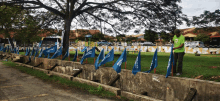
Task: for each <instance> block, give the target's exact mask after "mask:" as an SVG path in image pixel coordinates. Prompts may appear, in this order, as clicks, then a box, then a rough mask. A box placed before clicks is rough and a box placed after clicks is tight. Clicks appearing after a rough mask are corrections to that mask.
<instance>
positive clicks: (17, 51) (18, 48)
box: [16, 46, 19, 54]
mask: <svg viewBox="0 0 220 101" xmlns="http://www.w3.org/2000/svg"><path fill="white" fill-rule="evenodd" d="M16 53H17V54H19V46H18V49H17V52H16Z"/></svg>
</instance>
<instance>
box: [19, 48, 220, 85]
mask: <svg viewBox="0 0 220 101" xmlns="http://www.w3.org/2000/svg"><path fill="white" fill-rule="evenodd" d="M107 53H108V52H106V54H107ZM20 54H24V52H20ZM74 54H75V51H71V52H70V60H72V59H73V57H74ZM78 54H79V58H80V57H81V56H82V54H83V53H82V52H78ZM98 54H99V52H96V57H97V56H98ZM120 54H121V52H115V56H114V62H116V61H117V59H118V58H119V56H120ZM137 55H138V53H134V54H133V53H131V52H129V54H127V65H126V69H129V70H132V68H133V66H134V62H135V59H136V57H137ZM153 55H154V52H142V53H141V71H147V70H149V67H150V64H151V61H152V58H153ZM169 56H170V53H163V52H158V66H157V69H156V73H157V74H161V75H166V71H167V65H168V60H169ZM58 59H60V58H58ZM65 60H68V58H66V59H65ZM100 61H101V60H100ZM88 63H89V64H94V58H88ZM112 65H113V62H109V63H106V64H105V66H106V67H112ZM102 66H103V65H102ZM121 68H122V69H124V68H125V63H123V64H122V66H121ZM151 73H154V71H151ZM201 75H202V77H201V78H200V79H204V80H212V81H217V82H220V54H217V55H206V54H204V55H203V54H201V56H195V54H185V55H184V58H183V74H182V75H181V77H188V78H195V77H197V76H201Z"/></svg>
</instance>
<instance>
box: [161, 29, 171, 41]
mask: <svg viewBox="0 0 220 101" xmlns="http://www.w3.org/2000/svg"><path fill="white" fill-rule="evenodd" d="M160 37H161V38H162V39H163V40H164V41H165V42H167V41H170V39H171V37H170V35H169V33H166V32H165V31H162V32H160Z"/></svg>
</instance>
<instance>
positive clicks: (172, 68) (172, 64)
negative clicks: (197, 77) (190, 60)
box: [172, 62, 173, 76]
mask: <svg viewBox="0 0 220 101" xmlns="http://www.w3.org/2000/svg"><path fill="white" fill-rule="evenodd" d="M172 76H173V62H172Z"/></svg>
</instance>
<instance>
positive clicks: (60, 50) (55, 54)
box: [51, 46, 62, 59]
mask: <svg viewBox="0 0 220 101" xmlns="http://www.w3.org/2000/svg"><path fill="white" fill-rule="evenodd" d="M60 55H62V46H61V47H60V48H59V49H58V50H57V51H56V52H55V53H54V55H53V56H52V57H51V59H53V58H56V57H58V56H60Z"/></svg>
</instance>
